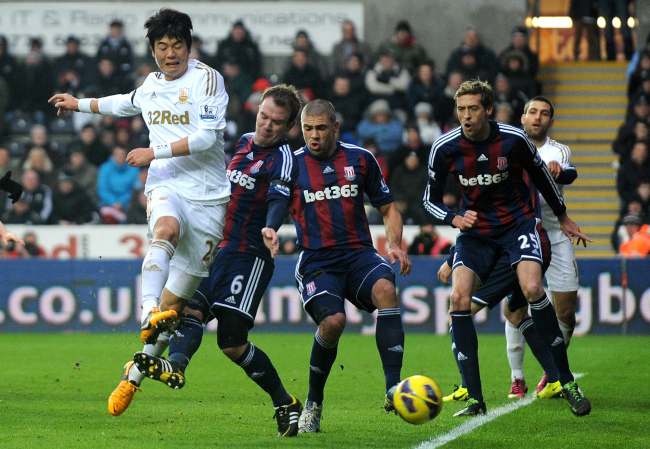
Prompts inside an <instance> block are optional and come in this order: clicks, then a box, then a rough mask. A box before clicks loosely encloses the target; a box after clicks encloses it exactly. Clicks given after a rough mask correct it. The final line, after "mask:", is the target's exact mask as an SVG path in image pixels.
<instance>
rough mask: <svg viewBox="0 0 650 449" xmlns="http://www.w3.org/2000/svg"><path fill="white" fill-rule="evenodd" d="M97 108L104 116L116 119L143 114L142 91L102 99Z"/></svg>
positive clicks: (137, 90)
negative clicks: (141, 106) (141, 107)
mask: <svg viewBox="0 0 650 449" xmlns="http://www.w3.org/2000/svg"><path fill="white" fill-rule="evenodd" d="M97 107H98V108H99V112H100V113H101V114H102V115H112V116H114V117H131V116H133V115H137V114H139V113H140V112H141V109H140V90H139V89H136V90H134V91H132V92H131V93H128V94H118V95H110V96H108V97H103V98H100V99H99V100H98V102H97Z"/></svg>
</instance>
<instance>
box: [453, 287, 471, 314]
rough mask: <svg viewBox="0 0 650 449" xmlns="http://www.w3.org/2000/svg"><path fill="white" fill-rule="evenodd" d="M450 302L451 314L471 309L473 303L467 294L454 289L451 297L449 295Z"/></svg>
mask: <svg viewBox="0 0 650 449" xmlns="http://www.w3.org/2000/svg"><path fill="white" fill-rule="evenodd" d="M449 301H450V303H451V307H450V308H449V310H450V311H451V312H454V311H456V310H467V309H469V308H470V304H471V302H472V298H471V297H470V296H469V294H468V293H467V292H464V291H461V290H460V289H456V288H454V289H453V290H452V291H451V295H449Z"/></svg>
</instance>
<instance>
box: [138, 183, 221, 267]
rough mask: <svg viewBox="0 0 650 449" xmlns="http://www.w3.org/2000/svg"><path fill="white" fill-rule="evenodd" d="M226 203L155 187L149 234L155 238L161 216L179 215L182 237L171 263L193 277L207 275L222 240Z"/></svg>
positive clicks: (150, 197)
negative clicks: (208, 201) (155, 229)
mask: <svg viewBox="0 0 650 449" xmlns="http://www.w3.org/2000/svg"><path fill="white" fill-rule="evenodd" d="M227 204H228V201H227V199H226V200H223V201H221V202H220V203H206V202H197V201H188V200H186V199H185V198H181V197H180V196H178V195H177V194H176V192H175V191H174V190H173V188H170V187H156V188H155V189H153V190H151V191H150V192H149V195H148V198H147V217H148V219H149V229H148V231H147V237H149V240H151V239H152V238H153V228H154V225H155V224H156V221H158V219H159V218H161V217H174V218H176V219H177V220H178V222H179V223H180V236H179V240H178V246H177V247H176V251H175V252H174V256H173V257H172V259H171V261H170V266H173V267H176V268H178V269H179V270H182V271H184V272H186V273H188V274H191V275H193V276H199V277H206V276H208V275H209V273H210V266H211V265H212V261H213V260H214V257H215V255H216V254H217V246H218V245H219V243H220V242H221V240H223V228H224V226H225V224H226V206H227Z"/></svg>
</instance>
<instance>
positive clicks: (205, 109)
mask: <svg viewBox="0 0 650 449" xmlns="http://www.w3.org/2000/svg"><path fill="white" fill-rule="evenodd" d="M199 118H200V119H201V120H203V121H204V122H214V121H216V120H217V108H216V107H214V106H210V105H207V104H203V105H201V112H200V113H199Z"/></svg>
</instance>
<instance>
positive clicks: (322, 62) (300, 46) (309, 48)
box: [291, 30, 330, 79]
mask: <svg viewBox="0 0 650 449" xmlns="http://www.w3.org/2000/svg"><path fill="white" fill-rule="evenodd" d="M291 46H292V47H293V50H294V51H295V50H302V51H304V52H305V55H307V63H308V64H309V65H311V66H312V67H316V68H317V69H318V71H319V72H320V74H321V76H322V77H323V79H324V78H326V77H327V76H328V75H329V73H330V70H329V64H328V62H327V59H325V58H324V57H323V55H321V54H320V52H319V51H318V50H317V49H316V46H315V45H314V43H313V41H312V40H311V39H310V38H309V34H308V33H307V31H305V30H298V31H297V32H296V39H295V41H294V42H293V44H292V45H291Z"/></svg>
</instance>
